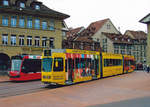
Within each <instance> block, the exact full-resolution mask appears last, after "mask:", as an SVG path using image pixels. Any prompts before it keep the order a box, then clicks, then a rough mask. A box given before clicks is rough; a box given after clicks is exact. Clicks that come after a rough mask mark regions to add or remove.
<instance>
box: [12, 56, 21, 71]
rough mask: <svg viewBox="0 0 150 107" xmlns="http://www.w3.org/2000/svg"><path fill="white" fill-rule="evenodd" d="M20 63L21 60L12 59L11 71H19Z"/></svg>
mask: <svg viewBox="0 0 150 107" xmlns="http://www.w3.org/2000/svg"><path fill="white" fill-rule="evenodd" d="M21 62H22V60H20V59H13V60H12V64H11V71H20V68H21Z"/></svg>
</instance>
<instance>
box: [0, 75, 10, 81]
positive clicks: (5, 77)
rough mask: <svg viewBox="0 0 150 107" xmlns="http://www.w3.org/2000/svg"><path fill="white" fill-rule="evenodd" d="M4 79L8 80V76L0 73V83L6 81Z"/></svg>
mask: <svg viewBox="0 0 150 107" xmlns="http://www.w3.org/2000/svg"><path fill="white" fill-rule="evenodd" d="M6 81H9V77H8V76H2V75H0V83H1V82H6Z"/></svg>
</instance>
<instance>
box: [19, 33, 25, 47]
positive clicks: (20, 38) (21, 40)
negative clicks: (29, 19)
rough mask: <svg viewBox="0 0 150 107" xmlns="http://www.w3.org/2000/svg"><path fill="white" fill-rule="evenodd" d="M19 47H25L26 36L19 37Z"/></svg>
mask: <svg viewBox="0 0 150 107" xmlns="http://www.w3.org/2000/svg"><path fill="white" fill-rule="evenodd" d="M19 45H20V46H23V45H24V36H23V35H20V36H19Z"/></svg>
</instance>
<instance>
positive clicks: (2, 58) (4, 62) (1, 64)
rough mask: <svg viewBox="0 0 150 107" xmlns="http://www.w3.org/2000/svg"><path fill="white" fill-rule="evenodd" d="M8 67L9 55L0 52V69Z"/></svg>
mask: <svg viewBox="0 0 150 107" xmlns="http://www.w3.org/2000/svg"><path fill="white" fill-rule="evenodd" d="M9 68H10V57H9V56H8V55H7V54H4V53H0V70H2V71H3V70H8V69H9Z"/></svg>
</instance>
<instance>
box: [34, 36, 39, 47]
mask: <svg viewBox="0 0 150 107" xmlns="http://www.w3.org/2000/svg"><path fill="white" fill-rule="evenodd" d="M35 46H40V37H39V36H36V37H35Z"/></svg>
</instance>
